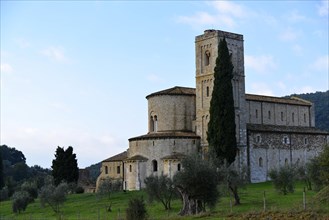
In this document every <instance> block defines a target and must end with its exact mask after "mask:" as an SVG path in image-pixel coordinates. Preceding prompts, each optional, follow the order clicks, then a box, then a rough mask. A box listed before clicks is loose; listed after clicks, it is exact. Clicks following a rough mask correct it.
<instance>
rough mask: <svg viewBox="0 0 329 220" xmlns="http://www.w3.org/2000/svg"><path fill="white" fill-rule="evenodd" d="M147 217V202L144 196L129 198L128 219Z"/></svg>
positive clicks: (134, 219)
mask: <svg viewBox="0 0 329 220" xmlns="http://www.w3.org/2000/svg"><path fill="white" fill-rule="evenodd" d="M146 217H147V212H146V208H145V203H144V199H143V197H141V198H133V199H130V200H129V203H128V208H127V209H126V219H127V220H144V219H146Z"/></svg>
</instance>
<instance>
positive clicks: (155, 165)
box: [152, 160, 158, 172]
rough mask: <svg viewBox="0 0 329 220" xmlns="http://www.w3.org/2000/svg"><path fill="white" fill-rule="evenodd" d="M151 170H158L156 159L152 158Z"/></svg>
mask: <svg viewBox="0 0 329 220" xmlns="http://www.w3.org/2000/svg"><path fill="white" fill-rule="evenodd" d="M152 166H153V172H157V171H158V162H157V161H156V160H152Z"/></svg>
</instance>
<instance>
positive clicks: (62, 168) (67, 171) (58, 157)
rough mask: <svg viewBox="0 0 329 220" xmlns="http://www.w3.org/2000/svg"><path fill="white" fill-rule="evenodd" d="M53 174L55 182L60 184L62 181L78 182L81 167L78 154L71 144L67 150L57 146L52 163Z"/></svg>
mask: <svg viewBox="0 0 329 220" xmlns="http://www.w3.org/2000/svg"><path fill="white" fill-rule="evenodd" d="M51 167H52V169H53V170H52V175H53V177H54V180H55V184H56V185H58V184H60V183H61V182H62V181H65V182H67V183H71V182H74V183H77V181H78V179H79V168H78V162H77V159H76V155H75V154H74V153H73V148H72V147H71V146H70V147H68V148H67V149H66V150H64V148H60V147H57V149H56V154H55V159H54V160H53V164H52V166H51Z"/></svg>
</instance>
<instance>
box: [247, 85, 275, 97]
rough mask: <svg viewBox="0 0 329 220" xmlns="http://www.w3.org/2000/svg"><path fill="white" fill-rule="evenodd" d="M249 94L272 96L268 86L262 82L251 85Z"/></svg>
mask: <svg viewBox="0 0 329 220" xmlns="http://www.w3.org/2000/svg"><path fill="white" fill-rule="evenodd" d="M251 90H252V91H251V93H253V94H259V95H268V96H273V91H272V90H271V88H270V86H269V85H267V84H266V83H264V82H254V83H252V84H251Z"/></svg>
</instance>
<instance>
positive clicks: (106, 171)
mask: <svg viewBox="0 0 329 220" xmlns="http://www.w3.org/2000/svg"><path fill="white" fill-rule="evenodd" d="M108 173H109V168H108V167H107V166H105V174H108Z"/></svg>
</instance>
